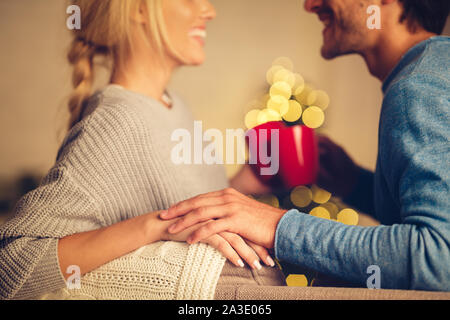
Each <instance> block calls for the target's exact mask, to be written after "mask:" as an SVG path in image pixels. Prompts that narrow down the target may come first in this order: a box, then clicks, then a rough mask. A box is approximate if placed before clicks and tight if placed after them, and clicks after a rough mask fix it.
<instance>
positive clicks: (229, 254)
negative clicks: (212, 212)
mask: <svg viewBox="0 0 450 320" xmlns="http://www.w3.org/2000/svg"><path fill="white" fill-rule="evenodd" d="M177 220H179V219H177ZM172 222H173V221H172ZM205 224H207V222H205V223H201V224H198V225H195V226H192V227H190V228H187V229H185V230H184V231H182V232H180V233H177V234H171V233H169V232H168V231H167V229H166V230H165V231H164V232H163V235H162V237H161V240H165V241H179V242H184V241H186V239H187V238H188V237H189V236H190V235H191V233H192V232H194V231H196V230H197V229H199V228H200V227H201V226H203V225H205ZM201 242H202V243H206V244H209V245H210V246H211V247H213V248H215V249H216V250H218V251H220V252H221V253H222V254H223V256H224V257H225V258H227V259H228V260H229V261H230V262H231V263H233V264H234V265H236V266H238V267H244V262H243V261H242V259H243V260H244V261H245V262H246V263H247V264H248V265H249V266H250V267H251V268H253V269H260V268H261V263H260V262H259V261H260V259H261V260H262V261H264V263H265V264H266V265H268V266H271V267H273V266H275V262H274V261H273V260H272V258H271V257H270V255H269V253H268V252H267V250H266V249H265V248H264V247H262V246H259V245H257V244H254V243H252V242H250V241H246V240H244V239H242V238H241V237H240V236H238V235H237V234H234V233H230V232H221V233H219V234H215V235H212V236H210V237H208V238H206V239H203V240H202V241H201ZM241 258H242V259H241Z"/></svg>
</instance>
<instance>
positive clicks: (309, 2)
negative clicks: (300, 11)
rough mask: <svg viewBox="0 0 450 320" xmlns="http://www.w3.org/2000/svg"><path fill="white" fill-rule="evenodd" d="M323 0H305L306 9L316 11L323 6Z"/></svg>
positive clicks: (311, 11)
mask: <svg viewBox="0 0 450 320" xmlns="http://www.w3.org/2000/svg"><path fill="white" fill-rule="evenodd" d="M322 2H323V0H305V6H304V7H305V10H306V11H308V12H310V13H314V12H317V10H318V9H319V8H320V7H321V6H322Z"/></svg>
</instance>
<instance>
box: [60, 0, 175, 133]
mask: <svg viewBox="0 0 450 320" xmlns="http://www.w3.org/2000/svg"><path fill="white" fill-rule="evenodd" d="M161 1H162V0H126V1H124V0H72V1H71V3H72V4H74V5H77V6H79V8H80V11H81V29H80V30H76V29H75V30H74V31H73V32H74V39H73V41H72V44H71V47H70V49H69V53H68V55H67V57H68V60H69V63H70V64H71V65H72V66H73V75H72V82H73V87H74V90H73V92H72V94H71V96H70V98H69V103H68V105H69V112H70V120H69V129H70V128H71V127H73V126H74V125H75V124H76V123H77V122H78V121H80V117H81V115H82V114H83V111H84V109H85V107H86V102H87V100H88V98H89V97H90V96H91V94H92V86H93V83H94V58H95V57H96V56H97V55H99V56H103V57H105V58H110V59H113V61H114V62H116V63H119V64H122V63H123V61H124V59H125V58H126V54H127V52H129V50H132V48H133V40H132V39H133V38H132V36H131V23H130V22H131V16H132V15H134V14H135V13H137V12H138V10H139V9H140V6H141V4H144V5H145V7H146V9H147V11H148V15H149V20H148V21H149V24H148V26H146V27H147V28H146V30H144V31H145V32H147V33H148V35H147V36H145V37H143V39H144V40H147V41H148V42H147V43H148V45H150V46H152V47H153V48H155V49H156V50H157V51H158V53H159V54H161V55H162V54H163V53H164V52H165V51H167V50H169V51H172V52H174V51H173V50H172V46H171V45H170V43H169V41H168V37H167V32H166V29H165V24H164V19H163V14H162V8H161Z"/></svg>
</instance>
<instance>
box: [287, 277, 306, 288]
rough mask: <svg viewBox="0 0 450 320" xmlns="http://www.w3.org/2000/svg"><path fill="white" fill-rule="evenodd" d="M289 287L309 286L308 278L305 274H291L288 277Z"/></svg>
mask: <svg viewBox="0 0 450 320" xmlns="http://www.w3.org/2000/svg"><path fill="white" fill-rule="evenodd" d="M286 284H287V285H288V287H307V286H308V279H307V278H306V276H305V275H304V274H290V275H289V276H288V277H287V278H286Z"/></svg>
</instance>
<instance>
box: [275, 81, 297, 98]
mask: <svg viewBox="0 0 450 320" xmlns="http://www.w3.org/2000/svg"><path fill="white" fill-rule="evenodd" d="M274 96H282V97H285V98H286V99H290V98H291V96H292V87H291V86H290V85H289V84H288V83H287V82H284V81H278V82H275V83H274V84H273V85H272V86H271V87H270V97H271V98H273V97H274Z"/></svg>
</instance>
